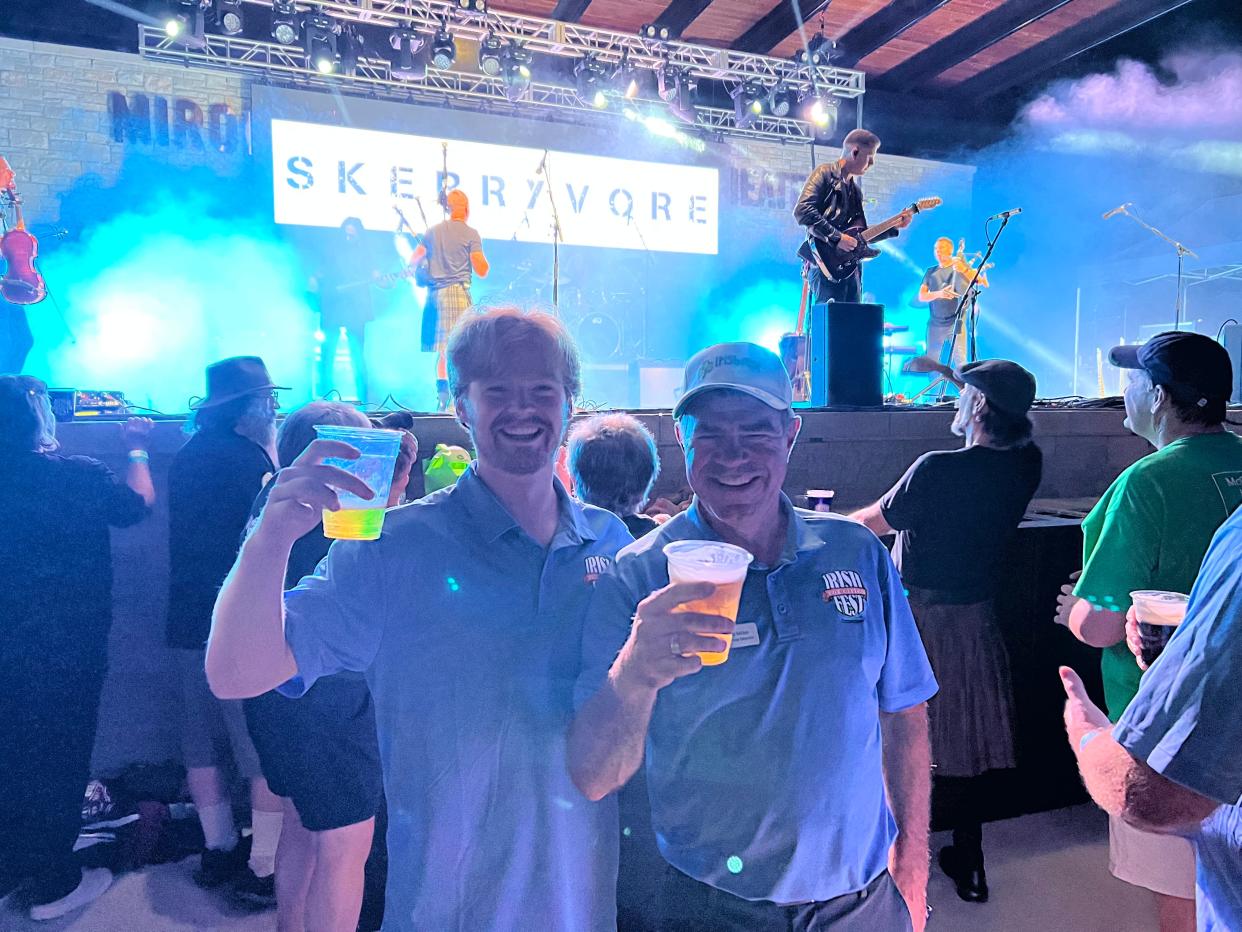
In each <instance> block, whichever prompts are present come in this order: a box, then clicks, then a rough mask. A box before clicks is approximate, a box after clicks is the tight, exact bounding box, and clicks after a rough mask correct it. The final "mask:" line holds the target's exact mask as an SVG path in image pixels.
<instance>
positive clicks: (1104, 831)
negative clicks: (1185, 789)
mask: <svg viewBox="0 0 1242 932" xmlns="http://www.w3.org/2000/svg"><path fill="white" fill-rule="evenodd" d="M946 842H947V837H942V836H937V837H936V838H935V839H934V840H933V850H936V849H938V848H939V847H940V846H941V845H943V844H945V843H946ZM984 847H985V850H986V851H987V857H988V881H989V885H990V887H991V891H992V897H991V900H990V902H988V903H986V904H984V905H977V904H971V903H963V902H962V901H961V900H959V899H958V898H957V896H956V895H955V894H954V892H953V887H952V884H951V883H950V882H949V881H948V880H947V879H946V878H945V877H944V876H943V875H942V874H940V873H939V871H938V870H937V869H935V868H933V873H932V883H931V890H930V898H931V903H932V905H933V907H934V910H935V912H934V913H933V915H932V921H931V923H930V924H929V926H928V928H929V929H933V930H936V929H940V930H945V932H976V930H978V932H982V930H988V932H1156V923H1155V919H1154V915H1153V909H1154V907H1153V906H1152V902H1151V896H1150V894H1148V893H1146V892H1145V891H1142V890H1138V889H1136V888H1134V887H1130V886H1128V885H1126V884H1124V883H1122V882H1121V881H1119V880H1115V879H1113V877H1111V876H1110V875H1109V873H1108V826H1107V821H1106V819H1105V818H1104V816H1103V814H1102V813H1100V811H1099V810H1097V809H1095V808H1094V807H1092V806H1078V807H1074V808H1071V809H1061V810H1058V811H1055V812H1048V813H1042V814H1040V815H1035V816H1025V817H1023V818H1020V819H1012V820H1009V821H1007V822H997V823H993V824H992V825H989V826H988V827H987V829H986V832H985V836H984ZM193 864H194V859H193V858H190V859H188V860H186V861H182V862H180V863H178V864H164V865H160V866H158V867H151V868H148V869H146V870H143V871H139V872H137V873H132V874H127V875H125V876H123V877H119V878H117V880H116V882H115V883H114V884H113V886H112V889H110V890H109V891H108V892H107V893H106V894H104V895H103V896H102V897H101V898H100V899H98V900H96V901H95V902H94V903H93V904H91V905H90V906H89V907H88V908H86V909H85V910H83V911H82V912H80V913H78V914H76V915H73V916H69V917H66V918H64V919H61V920H58V921H56V922H46V923H36V922H30V921H28V920H26V919H25V918H24V917H22V916H19V915H18V914H17V913H15V912H13V911H11V910H8V909H5V908H3V907H0V929H3V930H5V932H10V930H11V932H33V930H41V932H62V930H72V932H181V930H186V932H189V930H194V932H271V930H273V929H275V927H276V919H275V914H274V913H272V912H268V913H263V914H259V915H244V914H239V913H237V912H235V911H233V910H232V909H231V908H230V907H229V906H227V905H226V904H225V903H224V902H223V901H222V900H221V898H220V897H219V896H217V895H215V894H212V893H210V892H208V891H205V890H200V889H199V888H198V887H196V886H195V885H194V882H193V880H192V879H191V877H190V872H191V869H192V867H193ZM480 932H484V930H480Z"/></svg>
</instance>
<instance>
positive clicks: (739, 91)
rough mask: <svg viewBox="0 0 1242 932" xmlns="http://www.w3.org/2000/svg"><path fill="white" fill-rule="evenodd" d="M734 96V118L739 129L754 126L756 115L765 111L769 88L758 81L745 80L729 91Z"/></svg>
mask: <svg viewBox="0 0 1242 932" xmlns="http://www.w3.org/2000/svg"><path fill="white" fill-rule="evenodd" d="M729 96H730V97H732V98H733V120H734V123H735V124H736V125H737V128H738V129H746V128H747V127H749V126H753V125H754V123H755V117H757V116H759V115H760V114H761V113H763V100H764V98H765V97H767V96H768V94H767V89H766V88H765V87H764V86H763V85H762V84H760V83H759V82H758V81H754V80H748V81H743V82H742V83H741V84H739V85H738V86H737V87H735V88H734V89H733V90H731V91H729Z"/></svg>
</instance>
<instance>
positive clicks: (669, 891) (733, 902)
mask: <svg viewBox="0 0 1242 932" xmlns="http://www.w3.org/2000/svg"><path fill="white" fill-rule="evenodd" d="M659 899H660V903H659V915H660V924H659V929H660V930H661V932H735V930H736V932H828V930H831V932H909V930H910V929H911V928H912V924H911V922H910V911H909V910H908V909H907V908H906V902H905V900H903V899H902V898H901V893H900V892H899V891H898V890H897V885H896V884H895V883H893V879H892V878H891V877H890V876H889V875H888V872H887V871H886V872H884V873H883V874H881V875H880V876H879V877H877V878H876V879H875V880H873V881H871V883H870V884H869V885H868V886H867V887H866V888H865V889H863V890H860V891H858V892H857V893H847V894H845V895H844V896H838V897H834V898H833V899H831V900H825V901H824V902H822V903H803V904H800V905H797V906H779V905H777V904H776V903H769V902H766V901H753V900H744V899H742V898H741V897H737V896H733V895H732V894H730V893H725V892H724V891H723V890H717V889H716V888H715V887H712V886H709V885H708V884H705V883H699V881H697V880H694V879H693V878H691V877H687V876H686V875H685V874H683V873H682V872H681V871H679V870H676V869H675V868H673V867H669V866H667V865H666V866H665V872H664V882H663V884H662V886H661V888H660V897H659Z"/></svg>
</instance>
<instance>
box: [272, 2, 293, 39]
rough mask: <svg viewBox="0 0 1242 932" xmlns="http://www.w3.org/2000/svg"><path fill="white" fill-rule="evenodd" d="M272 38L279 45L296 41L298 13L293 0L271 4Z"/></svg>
mask: <svg viewBox="0 0 1242 932" xmlns="http://www.w3.org/2000/svg"><path fill="white" fill-rule="evenodd" d="M272 38H273V39H275V40H276V41H277V42H279V43H280V44H281V45H293V44H294V43H296V42H297V41H298V13H297V9H296V8H295V7H294V5H293V0H275V2H274V3H273V4H272Z"/></svg>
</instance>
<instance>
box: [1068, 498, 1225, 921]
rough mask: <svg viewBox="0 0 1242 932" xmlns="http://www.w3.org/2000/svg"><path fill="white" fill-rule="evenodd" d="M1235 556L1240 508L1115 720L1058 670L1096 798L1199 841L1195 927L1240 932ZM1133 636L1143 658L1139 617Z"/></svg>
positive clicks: (1115, 811) (1132, 818) (1148, 825)
mask: <svg viewBox="0 0 1242 932" xmlns="http://www.w3.org/2000/svg"><path fill="white" fill-rule="evenodd" d="M1240 553H1242V508H1238V509H1235V510H1234V512H1233V514H1232V516H1231V517H1229V519H1228V520H1226V521H1225V523H1224V524H1223V525H1221V527H1220V529H1219V530H1218V531H1217V532H1216V535H1215V537H1214V538H1213V539H1212V543H1211V546H1210V547H1209V548H1208V552H1207V554H1206V556H1205V557H1204V559H1203V565H1202V567H1201V569H1200V571H1199V575H1198V577H1197V578H1196V579H1195V584H1194V587H1193V588H1192V589H1191V592H1190V603H1189V605H1188V606H1187V609H1186V618H1185V620H1184V621H1183V622H1182V623H1181V625H1180V626H1178V629H1177V631H1176V632H1175V633H1174V635H1173V637H1172V638H1171V639H1170V641H1169V643H1168V646H1166V647H1165V649H1164V651H1163V653H1161V655H1160V656H1159V657H1157V658H1156V661H1155V663H1153V664H1152V665H1151V669H1150V670H1148V671H1147V672H1146V673H1145V674H1144V675H1143V678H1142V680H1141V682H1140V685H1139V691H1138V694H1137V695H1136V696H1135V697H1134V699H1133V700H1131V702H1130V704H1129V705H1128V706H1127V707H1126V711H1125V713H1124V714H1123V715H1122V716H1121V719H1120V721H1118V722H1117V724H1116V725H1114V726H1111V727H1110V726H1109V722H1108V718H1107V716H1105V715H1104V713H1103V712H1102V711H1101V710H1100V709H1099V708H1097V707H1096V706H1095V705H1094V704H1093V703H1092V702H1091V700H1090V699H1088V698H1087V694H1086V690H1085V689H1084V688H1083V685H1082V680H1081V679H1080V678H1079V677H1078V675H1077V674H1076V673H1075V672H1074V671H1073V670H1071V669H1069V668H1068V667H1062V668H1061V678H1062V680H1063V682H1064V685H1065V691H1066V694H1067V696H1068V697H1069V700H1068V702H1067V703H1066V707H1065V726H1066V731H1067V732H1068V735H1069V740H1070V746H1071V747H1072V748H1073V749H1074V752H1075V753H1076V754H1077V755H1078V767H1079V770H1080V771H1081V772H1082V777H1083V782H1084V783H1086V785H1087V790H1088V791H1089V792H1090V793H1091V796H1092V798H1093V799H1095V801H1096V802H1097V803H1098V804H1099V805H1100V806H1101V807H1102V808H1104V809H1106V810H1107V811H1108V812H1109V813H1110V814H1112V815H1115V816H1119V817H1121V818H1122V819H1124V820H1125V821H1126V822H1128V823H1129V824H1131V825H1134V826H1136V827H1138V828H1141V829H1144V830H1146V831H1155V832H1177V833H1180V834H1186V835H1189V836H1190V837H1191V838H1192V839H1193V840H1194V842H1195V851H1196V855H1197V863H1198V867H1197V876H1196V880H1195V912H1196V916H1197V928H1198V929H1199V930H1200V932H1236V930H1238V929H1242V714H1240V713H1242V708H1240V704H1239V698H1238V697H1239V693H1238V683H1239V682H1240V681H1242V560H1239V559H1238V555H1239V554H1240ZM1132 614H1133V609H1132V610H1131V616H1132ZM1127 634H1128V637H1127V643H1128V644H1129V646H1130V649H1131V651H1132V652H1133V653H1134V654H1135V656H1136V658H1138V656H1139V643H1138V637H1137V630H1136V626H1135V622H1134V620H1133V617H1131V620H1130V622H1129V624H1128V625H1127Z"/></svg>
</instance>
